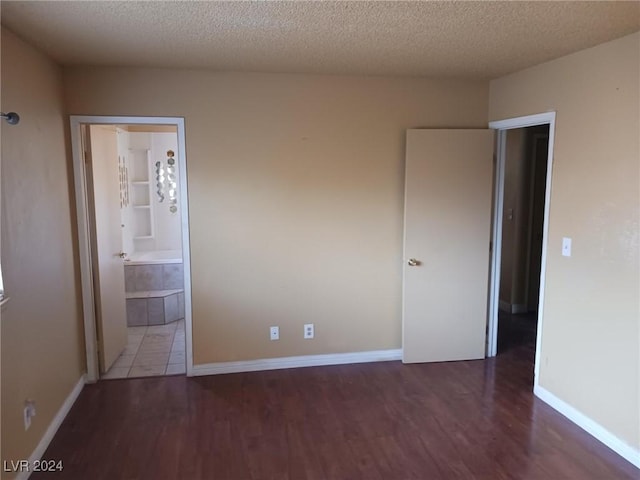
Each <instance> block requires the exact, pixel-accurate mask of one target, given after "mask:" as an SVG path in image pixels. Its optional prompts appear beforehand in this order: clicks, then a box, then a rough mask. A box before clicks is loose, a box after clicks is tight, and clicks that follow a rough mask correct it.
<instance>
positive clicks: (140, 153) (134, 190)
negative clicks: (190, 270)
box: [118, 127, 182, 254]
mask: <svg viewBox="0 0 640 480" xmlns="http://www.w3.org/2000/svg"><path fill="white" fill-rule="evenodd" d="M126 128H127V130H129V131H125V130H123V129H121V134H120V135H119V137H118V141H119V147H118V150H119V151H121V152H123V153H124V155H126V165H127V169H128V171H129V185H128V187H129V192H130V199H131V201H130V203H129V205H127V206H125V207H124V208H123V209H122V220H123V221H122V223H123V225H124V227H123V247H124V251H125V252H127V253H129V254H131V253H134V252H148V251H154V250H180V249H181V248H182V227H181V217H180V208H178V210H177V211H176V212H175V213H172V212H171V211H170V209H169V207H170V203H169V192H168V188H167V187H165V189H164V196H165V198H164V200H163V201H162V202H161V201H160V200H159V196H158V194H157V186H156V178H155V177H156V173H155V163H156V162H157V161H161V162H162V163H163V165H164V168H165V177H166V175H167V174H166V166H167V165H166V161H167V151H168V150H173V151H174V153H175V154H176V155H175V157H174V158H175V160H176V164H175V167H176V183H179V181H180V180H179V178H180V177H179V175H180V172H179V168H178V156H177V153H178V141H177V140H178V139H177V134H176V133H175V132H140V131H131V130H130V128H129V127H126ZM134 130H135V129H134ZM147 150H148V151H149V155H148V159H147V153H146V151H147ZM143 179H147V180H148V181H149V184H148V185H141V184H140V183H137V182H139V181H140V180H143ZM141 205H149V208H141ZM176 206H177V207H179V205H176ZM149 222H151V224H152V227H150V228H152V231H148V232H147V230H148V228H149V227H147V225H148V223H149ZM146 233H152V238H139V237H140V236H146V235H145V234H146Z"/></svg>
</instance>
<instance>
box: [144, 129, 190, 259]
mask: <svg viewBox="0 0 640 480" xmlns="http://www.w3.org/2000/svg"><path fill="white" fill-rule="evenodd" d="M149 135H150V136H151V164H152V165H154V164H155V162H156V161H158V160H160V161H162V162H163V164H164V166H165V170H166V167H167V163H166V162H167V151H168V150H172V151H173V152H174V153H175V156H174V158H175V167H176V170H175V171H176V183H177V184H178V185H179V184H180V169H179V168H178V161H179V160H178V136H177V134H176V133H150V134H149ZM165 176H166V173H165ZM164 194H165V199H164V201H163V202H159V201H158V196H157V195H154V197H153V198H154V209H153V215H154V222H155V226H156V238H155V241H156V245H155V249H156V250H180V249H181V248H182V226H181V220H180V205H179V204H176V206H177V207H178V211H177V212H175V213H172V212H171V211H170V210H169V207H170V203H169V192H168V189H167V188H165V192H164ZM176 195H177V196H178V197H179V193H178V192H176ZM178 201H179V199H178Z"/></svg>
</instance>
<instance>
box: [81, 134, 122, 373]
mask: <svg viewBox="0 0 640 480" xmlns="http://www.w3.org/2000/svg"><path fill="white" fill-rule="evenodd" d="M86 143H87V147H89V148H88V152H87V154H88V155H87V159H88V165H87V172H88V175H87V177H88V178H87V180H88V183H89V187H90V188H92V190H93V196H92V197H93V198H92V200H93V201H92V202H91V203H92V204H93V212H91V213H92V214H93V215H92V223H93V226H94V229H93V230H94V233H95V234H94V238H93V244H92V257H93V271H94V278H93V282H94V292H95V303H96V320H97V335H98V350H99V361H100V372H101V373H104V372H106V371H107V370H109V368H110V367H111V365H113V362H114V361H115V360H116V359H117V358H118V355H120V353H121V352H122V351H123V350H124V349H125V347H126V345H127V313H126V306H125V296H124V295H125V293H124V263H123V259H122V258H121V254H122V253H123V252H122V227H121V216H120V185H119V177H118V143H117V136H116V130H115V128H113V127H108V126H102V125H91V126H90V127H89V135H88V139H87V142H86Z"/></svg>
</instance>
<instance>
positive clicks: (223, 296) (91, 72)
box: [65, 68, 488, 364]
mask: <svg viewBox="0 0 640 480" xmlns="http://www.w3.org/2000/svg"><path fill="white" fill-rule="evenodd" d="M65 88H66V99H67V109H68V112H69V113H71V114H101V115H115V114H119V115H175V116H184V117H185V119H186V142H187V156H188V159H187V161H188V182H189V194H190V197H189V202H190V203H189V212H190V220H191V253H192V279H193V321H194V324H193V331H194V361H195V363H196V364H206V363H210V362H222V361H232V360H247V359H256V358H267V357H283V356H291V355H307V354H321V353H338V352H355V351H366V350H377V349H392V348H400V346H401V305H400V301H401V297H400V294H401V269H402V258H401V255H402V221H403V220H402V219H403V176H404V131H405V129H407V128H412V127H485V126H486V121H487V116H486V115H487V108H488V105H487V101H488V83H486V82H456V81H432V80H424V79H391V78H381V77H378V78H375V77H371V78H367V77H339V76H314V75H287V74H234V73H226V74H225V73H214V72H206V71H185V70H181V71H180V70H151V69H115V68H114V69H108V68H95V69H94V68H69V69H66V70H65ZM304 323H314V324H315V335H316V338H315V339H314V340H306V341H304V340H303V339H302V329H303V324H304ZM270 325H279V326H280V338H281V339H280V340H279V341H273V342H272V341H270V340H269V335H268V328H269V326H270Z"/></svg>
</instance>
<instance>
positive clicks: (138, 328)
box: [71, 116, 193, 381]
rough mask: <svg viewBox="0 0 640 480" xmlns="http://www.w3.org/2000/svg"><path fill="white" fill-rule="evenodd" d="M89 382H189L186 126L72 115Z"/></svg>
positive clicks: (175, 121) (180, 121)
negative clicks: (178, 378)
mask: <svg viewBox="0 0 640 480" xmlns="http://www.w3.org/2000/svg"><path fill="white" fill-rule="evenodd" d="M71 134H72V150H73V158H74V176H75V188H76V202H77V207H78V232H79V247H80V254H81V258H80V264H81V279H82V293H83V306H84V324H85V343H86V350H87V380H88V381H96V380H98V379H116V378H139V377H149V376H160V375H174V374H187V375H188V374H190V371H191V366H192V364H193V362H192V354H191V303H190V299H191V295H190V290H191V288H190V262H189V257H190V256H189V229H188V225H189V222H188V208H187V201H188V193H187V181H186V158H185V141H184V138H185V136H184V120H183V119H182V118H166V117H87V116H72V117H71Z"/></svg>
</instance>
